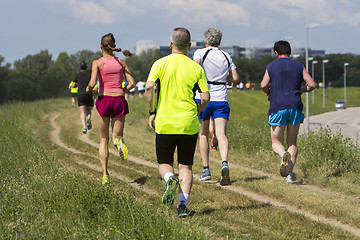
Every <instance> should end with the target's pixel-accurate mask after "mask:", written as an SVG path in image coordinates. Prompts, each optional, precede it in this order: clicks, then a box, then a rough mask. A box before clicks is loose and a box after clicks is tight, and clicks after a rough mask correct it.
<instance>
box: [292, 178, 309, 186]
mask: <svg viewBox="0 0 360 240" xmlns="http://www.w3.org/2000/svg"><path fill="white" fill-rule="evenodd" d="M292 184H293V185H306V184H304V182H303V180H302V179H301V180H299V181H294V182H293V183H292Z"/></svg>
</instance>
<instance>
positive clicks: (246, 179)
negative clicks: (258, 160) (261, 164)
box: [244, 176, 269, 182]
mask: <svg viewBox="0 0 360 240" xmlns="http://www.w3.org/2000/svg"><path fill="white" fill-rule="evenodd" d="M267 178H269V177H268V176H261V177H246V178H244V181H245V182H253V181H256V180H263V179H267Z"/></svg>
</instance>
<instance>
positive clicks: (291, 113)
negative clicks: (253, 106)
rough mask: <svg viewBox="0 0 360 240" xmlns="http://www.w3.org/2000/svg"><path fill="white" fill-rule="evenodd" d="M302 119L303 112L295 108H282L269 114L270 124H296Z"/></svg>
mask: <svg viewBox="0 0 360 240" xmlns="http://www.w3.org/2000/svg"><path fill="white" fill-rule="evenodd" d="M303 121H304V114H303V113H302V112H301V111H299V110H297V109H283V110H279V111H277V112H276V113H272V114H271V115H270V116H269V125H270V126H281V125H287V124H291V125H294V126H295V125H296V124H298V123H299V122H301V123H302V122H303Z"/></svg>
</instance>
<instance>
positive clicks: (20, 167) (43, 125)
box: [0, 88, 360, 239]
mask: <svg viewBox="0 0 360 240" xmlns="http://www.w3.org/2000/svg"><path fill="white" fill-rule="evenodd" d="M359 93H360V89H359V88H348V91H347V96H348V97H347V98H348V107H351V106H360V99H358V97H357V96H359ZM342 94H343V90H342V89H329V90H327V99H326V101H327V103H328V104H327V105H326V108H325V109H323V108H322V95H321V92H320V91H316V92H315V105H314V106H311V108H310V114H318V113H321V112H324V111H332V110H335V109H334V107H333V105H334V103H335V101H336V100H337V99H341V98H342V97H341V96H342ZM310 96H311V94H310ZM310 103H311V98H310ZM129 106H130V111H131V112H130V114H129V115H128V116H127V120H126V126H125V135H124V137H125V141H126V144H127V146H128V148H129V149H130V153H129V154H130V157H129V159H128V160H126V161H119V159H118V157H117V155H116V154H112V153H111V156H110V163H109V169H110V171H111V172H110V174H111V177H112V184H111V186H110V187H103V186H102V185H101V181H100V179H101V172H100V170H99V167H100V162H99V160H98V156H97V151H98V148H97V147H96V144H98V141H99V135H98V131H97V123H96V117H95V116H94V117H93V126H94V129H93V130H91V131H90V132H89V134H87V135H86V136H84V135H83V134H82V133H81V125H80V120H79V113H78V109H73V108H71V99H54V100H47V101H37V102H33V103H9V104H5V105H2V106H1V108H0V109H1V110H0V124H1V127H0V136H1V137H0V151H1V155H0V156H1V161H0V220H1V224H0V238H2V239H34V238H35V239H64V238H69V239H360V238H359V237H357V236H360V235H357V236H356V234H354V232H351V231H350V232H349V231H345V230H344V227H341V226H342V225H345V226H348V227H350V228H351V229H353V230H354V229H355V230H354V231H355V232H356V229H358V230H359V228H360V209H359V208H358V206H359V203H360V199H359V197H358V196H359V194H360V187H359V186H360V177H359V176H360V175H359V169H360V166H359V162H360V161H359V160H360V158H359V156H360V153H359V149H358V148H357V147H355V146H353V145H351V144H347V143H346V142H344V140H343V139H342V136H339V135H336V134H335V135H334V134H332V133H330V132H328V131H327V130H324V131H323V132H321V134H318V135H309V136H306V137H301V138H300V139H299V152H300V153H299V157H298V163H297V166H296V168H295V173H296V174H297V179H298V180H299V181H301V184H300V183H299V184H298V185H297V184H294V185H289V184H285V183H283V181H282V179H281V178H280V177H279V176H278V164H279V159H278V157H276V156H275V154H273V153H272V151H271V143H270V136H269V129H268V126H267V124H266V119H267V116H266V112H267V108H268V102H267V101H266V98H265V96H264V95H263V93H261V92H260V91H254V92H245V91H244V92H236V91H234V92H230V106H231V117H230V121H229V128H228V136H229V141H230V157H229V162H230V168H231V172H230V174H231V178H232V186H231V187H220V186H219V184H218V183H216V180H218V179H219V178H220V171H219V170H220V164H221V163H220V161H219V155H218V154H219V153H218V152H211V154H210V155H211V163H210V166H211V170H212V175H213V178H214V179H215V181H214V182H211V183H203V182H199V181H197V179H198V176H199V174H200V172H201V160H200V156H199V153H197V154H196V156H195V164H194V174H195V177H194V186H193V190H192V194H191V198H190V202H189V210H190V211H191V213H190V215H191V216H190V217H188V218H186V219H178V218H177V216H176V213H175V212H176V207H175V206H173V207H172V208H170V209H167V208H165V207H163V206H162V205H161V204H160V196H161V194H162V192H163V190H164V186H165V183H164V182H163V180H161V179H160V177H159V175H158V172H157V169H156V157H155V151H154V150H155V145H154V133H153V132H152V131H150V130H149V128H148V127H147V125H146V123H147V119H146V118H147V115H148V114H147V104H146V103H145V100H144V99H139V98H135V99H130V100H129ZM54 127H55V128H58V130H59V132H58V133H56V132H54ZM56 134H57V135H56ZM54 137H58V140H59V141H60V142H61V143H62V144H63V145H59V143H58V142H55V141H54ZM314 146H316V148H315V147H314ZM311 147H312V151H313V152H320V149H326V150H325V151H322V152H321V154H320V155H316V158H317V159H316V158H312V155H311V154H308V153H306V151H305V149H308V148H311ZM113 150H114V149H113ZM335 152H340V153H341V154H334V153H335ZM319 157H320V158H321V159H323V160H324V161H322V162H320V163H319V161H318V160H319ZM330 163H332V164H330ZM216 169H218V170H216ZM319 173H321V174H319ZM334 173H336V174H334ZM244 192H246V193H244ZM250 193H251V194H253V195H251V194H250ZM261 197H263V198H264V199H265V200H262V198H261ZM266 199H268V201H266ZM277 202H279V203H280V204H279V206H280V207H279V206H278V205H276V204H275V203H277ZM281 204H283V205H281ZM281 206H284V207H281ZM294 209H295V210H294ZM297 210H299V211H297ZM301 211H303V212H304V213H305V214H304V213H301ZM311 216H315V217H318V219H323V218H324V219H329V220H333V221H335V222H337V223H339V224H338V225H336V224H333V223H332V224H326V223H323V221H321V220H314V218H312V217H311ZM341 224H342V225H341ZM359 231H360V230H359Z"/></svg>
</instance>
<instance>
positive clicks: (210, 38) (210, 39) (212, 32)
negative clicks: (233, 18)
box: [204, 28, 222, 47]
mask: <svg viewBox="0 0 360 240" xmlns="http://www.w3.org/2000/svg"><path fill="white" fill-rule="evenodd" d="M204 36H205V40H206V43H207V44H208V45H210V46H213V47H218V46H219V45H220V43H221V38H222V32H221V31H220V30H219V29H216V28H209V29H207V30H206V31H205V33H204Z"/></svg>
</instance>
